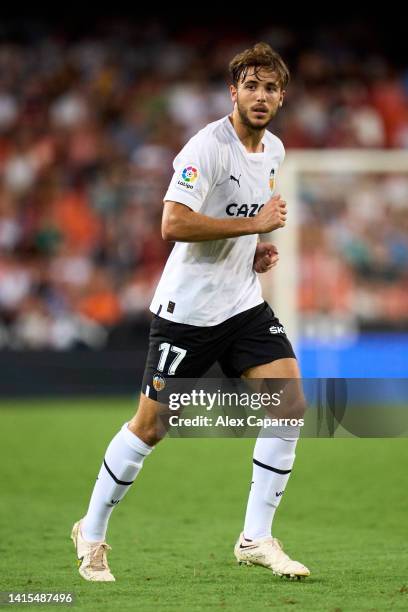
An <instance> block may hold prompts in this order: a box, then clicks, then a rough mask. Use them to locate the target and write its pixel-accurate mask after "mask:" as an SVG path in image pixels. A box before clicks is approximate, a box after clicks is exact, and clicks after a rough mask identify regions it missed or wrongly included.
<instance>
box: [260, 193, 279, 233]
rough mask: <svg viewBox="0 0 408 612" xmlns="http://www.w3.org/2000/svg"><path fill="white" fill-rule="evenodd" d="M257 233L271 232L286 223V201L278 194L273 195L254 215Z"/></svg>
mask: <svg viewBox="0 0 408 612" xmlns="http://www.w3.org/2000/svg"><path fill="white" fill-rule="evenodd" d="M254 221H255V224H256V228H257V229H256V231H257V233H258V234H266V233H268V232H273V231H274V230H276V229H279V228H280V227H285V224H286V202H285V200H282V198H281V196H280V195H276V196H273V198H271V199H270V200H268V201H267V202H266V204H265V205H264V206H263V208H262V209H261V212H260V213H258V214H257V216H256V217H254Z"/></svg>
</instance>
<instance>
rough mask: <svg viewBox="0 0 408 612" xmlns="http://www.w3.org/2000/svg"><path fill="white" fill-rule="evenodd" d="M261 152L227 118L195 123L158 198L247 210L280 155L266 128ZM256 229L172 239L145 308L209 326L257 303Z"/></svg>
mask: <svg viewBox="0 0 408 612" xmlns="http://www.w3.org/2000/svg"><path fill="white" fill-rule="evenodd" d="M262 143H263V145H264V150H263V152H262V153H248V151H247V150H246V149H245V147H244V145H243V144H242V142H241V141H240V140H239V138H238V136H237V133H236V132H235V130H234V128H233V126H232V124H231V121H230V119H229V117H228V116H227V117H224V118H223V119H220V120H219V121H215V122H214V123H210V124H208V125H207V126H206V127H205V128H204V129H202V130H200V131H199V132H198V133H197V134H196V135H195V136H193V138H191V139H190V140H189V141H188V142H187V144H186V145H185V146H184V147H183V149H182V150H181V151H180V153H179V154H178V155H177V156H176V158H175V159H174V163H173V166H174V175H173V178H172V180H171V182H170V185H169V188H168V190H167V193H166V195H165V197H164V201H166V200H170V201H173V202H179V203H180V204H185V205H186V206H188V207H189V208H191V209H192V210H193V211H195V212H200V213H201V214H203V215H207V216H209V217H215V218H231V219H232V218H239V217H253V216H255V215H256V214H257V213H258V212H259V211H260V209H261V208H262V206H263V205H264V204H265V203H266V202H267V201H268V200H269V199H270V197H271V196H272V194H273V192H274V189H275V179H276V173H277V170H278V167H279V165H280V164H281V163H282V161H283V158H284V156H285V149H284V147H283V144H282V142H281V140H279V138H277V137H276V136H274V135H273V134H271V132H268V131H265V134H264V137H263V139H262ZM257 240H258V236H257V235H256V234H253V235H249V236H239V237H237V238H227V239H223V240H211V241H205V242H176V243H175V245H174V248H173V250H172V252H171V253H170V256H169V258H168V260H167V263H166V266H165V268H164V270H163V274H162V277H161V279H160V282H159V284H158V286H157V289H156V293H155V295H154V297H153V300H152V303H151V305H150V310H151V311H152V312H154V313H155V314H158V315H159V316H160V317H163V318H165V319H168V320H169V321H175V322H177V323H187V324H189V325H198V326H210V325H217V324H218V323H222V321H225V320H226V319H228V318H230V317H232V316H234V315H236V314H239V313H240V312H243V311H244V310H248V309H249V308H252V307H253V306H257V305H258V304H261V303H262V301H263V300H262V294H261V286H260V283H259V280H258V277H257V274H256V272H254V270H253V267H252V266H253V259H254V254H255V249H256V245H257Z"/></svg>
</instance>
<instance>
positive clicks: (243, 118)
mask: <svg viewBox="0 0 408 612" xmlns="http://www.w3.org/2000/svg"><path fill="white" fill-rule="evenodd" d="M237 109H238V113H239V117H240V119H241V121H242V123H243V124H244V125H246V126H247V127H248V128H250V129H251V130H255V131H259V132H260V131H262V130H264V129H265V128H266V126H267V125H268V123H270V122H271V120H272V118H273V117H274V115H275V114H276V111H271V112H269V114H268V115H267V117H266V119H265V121H263V122H262V123H255V124H254V123H252V121H251V120H250V118H249V116H248V110H246V109H245V108H243V106H241V104H240V103H239V98H237Z"/></svg>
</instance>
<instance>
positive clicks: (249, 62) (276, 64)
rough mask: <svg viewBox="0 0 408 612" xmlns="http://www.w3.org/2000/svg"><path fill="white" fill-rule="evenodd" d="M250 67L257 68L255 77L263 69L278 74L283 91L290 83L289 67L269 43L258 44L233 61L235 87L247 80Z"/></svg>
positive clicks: (231, 73) (231, 65)
mask: <svg viewBox="0 0 408 612" xmlns="http://www.w3.org/2000/svg"><path fill="white" fill-rule="evenodd" d="M249 67H254V68H255V75H257V74H258V72H259V71H260V70H261V69H262V68H266V69H268V70H271V71H272V70H273V71H274V72H276V74H277V77H278V80H279V84H280V86H281V88H282V89H284V88H285V87H286V85H287V84H288V83H289V78H290V75H289V69H288V67H287V66H286V64H285V62H284V61H283V59H282V58H281V56H280V55H279V53H277V52H276V51H274V50H273V49H272V47H271V46H270V45H268V43H265V42H259V43H256V45H254V46H253V47H251V48H250V49H245V51H242V52H241V53H238V55H236V56H235V57H234V58H233V59H232V60H231V62H230V64H229V71H230V75H231V79H232V82H233V84H234V85H235V86H237V85H238V83H239V82H240V81H241V80H244V79H245V77H246V75H247V72H248V68H249Z"/></svg>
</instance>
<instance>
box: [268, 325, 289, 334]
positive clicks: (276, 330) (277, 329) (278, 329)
mask: <svg viewBox="0 0 408 612" xmlns="http://www.w3.org/2000/svg"><path fill="white" fill-rule="evenodd" d="M269 331H270V333H271V334H284V333H285V328H284V327H282V326H281V325H272V327H270V328H269Z"/></svg>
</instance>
